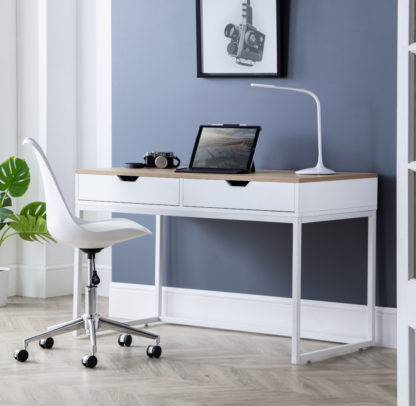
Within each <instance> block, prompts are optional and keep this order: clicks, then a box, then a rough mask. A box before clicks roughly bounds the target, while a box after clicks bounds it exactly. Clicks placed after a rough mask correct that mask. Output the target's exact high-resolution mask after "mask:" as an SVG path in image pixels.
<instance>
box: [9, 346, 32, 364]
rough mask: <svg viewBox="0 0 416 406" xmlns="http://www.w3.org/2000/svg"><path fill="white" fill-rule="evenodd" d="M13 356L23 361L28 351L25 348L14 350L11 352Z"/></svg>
mask: <svg viewBox="0 0 416 406" xmlns="http://www.w3.org/2000/svg"><path fill="white" fill-rule="evenodd" d="M13 356H14V358H15V359H17V360H18V361H20V362H25V361H26V360H27V359H28V357H29V353H28V352H27V351H26V350H25V349H22V350H16V351H15V352H14V354H13Z"/></svg>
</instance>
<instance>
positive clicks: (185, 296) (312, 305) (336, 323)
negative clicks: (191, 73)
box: [110, 282, 396, 347]
mask: <svg viewBox="0 0 416 406" xmlns="http://www.w3.org/2000/svg"><path fill="white" fill-rule="evenodd" d="M163 304H164V305H163V310H162V314H163V317H165V318H166V319H167V320H169V321H172V322H175V323H180V324H186V325H193V326H204V327H213V328H223V329H230V330H239V331H252V332H257V333H265V334H276V335H283V336H290V335H291V322H292V306H291V299H288V298H282V297H270V296H260V295H247V294H239V293H227V292H214V291H205V290H192V289H179V288H170V287H164V288H163ZM154 309H155V302H154V288H153V286H149V285H136V284H128V283H115V282H112V283H111V284H110V316H111V317H121V318H127V319H141V318H146V317H151V316H154V315H155V310H154ZM366 323H367V315H366V307H365V306H361V305H351V304H343V303H331V302H319V301H313V300H302V337H304V338H311V339H318V340H326V341H333V342H352V341H356V340H357V339H361V338H364V337H366V333H367V326H366ZM376 342H377V345H380V346H384V347H395V346H396V309H392V308H383V307H377V309H376Z"/></svg>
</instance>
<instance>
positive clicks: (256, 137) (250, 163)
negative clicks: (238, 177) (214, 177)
mask: <svg viewBox="0 0 416 406" xmlns="http://www.w3.org/2000/svg"><path fill="white" fill-rule="evenodd" d="M204 128H247V129H250V128H253V129H256V134H255V135H254V140H253V144H252V146H251V151H250V156H249V158H248V161H247V166H246V167H244V168H201V167H198V166H193V164H194V159H195V155H196V151H197V150H198V145H199V141H200V139H201V135H202V131H203V130H204ZM260 131H261V127H260V126H259V125H226V124H223V125H215V124H204V125H201V126H199V131H198V135H197V137H196V139H195V144H194V148H193V150H192V156H191V160H190V162H189V167H188V168H189V169H191V170H194V169H195V170H203V171H204V172H211V171H212V172H219V171H230V170H235V171H239V172H240V171H241V172H250V171H251V169H252V166H253V159H254V153H255V151H256V146H257V140H258V138H259V134H260ZM241 172H240V173H241Z"/></svg>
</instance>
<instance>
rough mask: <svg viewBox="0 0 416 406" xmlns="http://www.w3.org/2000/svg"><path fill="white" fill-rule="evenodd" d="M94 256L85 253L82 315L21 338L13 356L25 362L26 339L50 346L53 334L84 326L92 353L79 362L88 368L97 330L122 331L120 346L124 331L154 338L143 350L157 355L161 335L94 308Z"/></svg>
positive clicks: (126, 343) (126, 342) (123, 342)
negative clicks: (111, 316) (108, 315)
mask: <svg viewBox="0 0 416 406" xmlns="http://www.w3.org/2000/svg"><path fill="white" fill-rule="evenodd" d="M94 256H95V254H92V255H90V254H89V255H88V276H89V285H88V286H86V287H85V313H84V315H83V316H82V317H79V318H78V319H75V320H71V321H68V322H65V323H61V324H58V325H55V326H50V327H48V329H47V330H46V331H44V332H43V333H40V334H36V335H34V336H32V337H29V338H26V339H25V340H24V341H23V345H24V348H22V349H18V350H16V351H15V352H14V357H15V359H16V360H18V361H21V362H24V361H26V360H27V358H28V356H29V353H28V351H27V348H28V346H29V343H31V342H34V341H39V345H40V346H41V347H42V348H47V349H50V348H52V346H53V344H54V340H53V338H52V337H55V336H57V335H60V334H65V333H69V332H71V331H77V330H81V329H85V331H86V334H87V335H88V336H89V338H90V344H91V353H90V354H87V355H85V356H84V357H83V358H82V364H83V365H84V366H86V367H89V368H94V367H95V366H96V364H97V358H96V356H95V354H96V352H97V337H96V334H97V332H99V331H103V330H115V331H118V332H120V333H123V339H121V337H122V336H120V338H119V340H118V342H119V344H120V345H121V346H130V344H131V337H130V338H129V337H126V335H130V334H132V335H136V336H140V337H144V338H150V339H151V340H154V345H153V346H148V347H147V350H146V353H147V355H148V356H149V357H151V358H159V357H160V355H161V353H162V349H161V348H160V346H159V343H160V337H159V336H158V335H157V334H153V333H149V332H148V331H144V330H140V329H137V328H135V327H132V326H130V325H128V324H126V323H122V322H119V321H117V320H112V319H109V318H107V317H103V316H101V315H100V314H98V312H97V286H96V285H94V284H93V283H92V278H93V271H94V269H93V267H94Z"/></svg>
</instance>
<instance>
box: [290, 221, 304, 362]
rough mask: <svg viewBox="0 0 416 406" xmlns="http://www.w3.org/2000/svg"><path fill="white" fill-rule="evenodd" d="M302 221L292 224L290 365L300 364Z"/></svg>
mask: <svg viewBox="0 0 416 406" xmlns="http://www.w3.org/2000/svg"><path fill="white" fill-rule="evenodd" d="M301 260H302V221H301V220H296V221H295V222H294V223H293V243H292V364H300V314H301V312H300V310H301V309H300V306H301V301H300V300H301V270H302V268H301V266H302V264H301Z"/></svg>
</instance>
